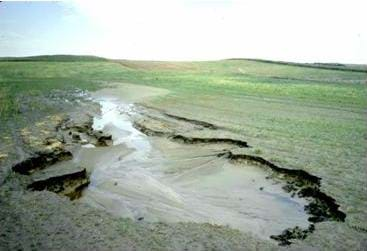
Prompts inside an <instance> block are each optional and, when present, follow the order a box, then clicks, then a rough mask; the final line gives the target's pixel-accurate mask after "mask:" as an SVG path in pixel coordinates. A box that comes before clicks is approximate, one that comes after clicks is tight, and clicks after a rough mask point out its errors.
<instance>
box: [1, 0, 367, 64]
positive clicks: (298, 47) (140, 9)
mask: <svg viewBox="0 0 367 251" xmlns="http://www.w3.org/2000/svg"><path fill="white" fill-rule="evenodd" d="M366 10H367V1H366V0H277V1H274V0H256V1H255V0H242V1H235V0H233V1H232V0H122V1H90V0H89V1H66V2H2V3H0V56H25V55H40V54H90V55H98V56H104V57H109V58H127V59H146V60H212V59H223V58H233V57H245V58H263V59H273V60H284V61H297V62H342V63H364V64H366V63H367V15H366Z"/></svg>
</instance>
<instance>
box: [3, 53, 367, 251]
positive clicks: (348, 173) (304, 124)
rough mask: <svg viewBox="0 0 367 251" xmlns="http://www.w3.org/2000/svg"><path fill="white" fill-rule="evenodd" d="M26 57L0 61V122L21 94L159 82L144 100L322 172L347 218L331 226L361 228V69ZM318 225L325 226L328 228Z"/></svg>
mask: <svg viewBox="0 0 367 251" xmlns="http://www.w3.org/2000/svg"><path fill="white" fill-rule="evenodd" d="M27 60H29V59H27ZM27 60H25V61H24V60H23V61H9V60H8V61H2V62H0V115H1V120H2V121H5V120H12V119H13V118H14V117H15V116H22V114H18V115H17V109H18V104H19V103H20V102H21V99H22V97H24V96H34V97H36V96H38V95H43V94H47V93H49V92H50V91H52V90H53V89H63V90H69V89H70V90H71V89H74V88H82V89H87V90H95V89H97V88H100V87H101V86H103V85H104V83H110V82H128V83H135V84H140V85H149V86H154V87H161V88H166V89H168V90H170V94H169V95H167V96H164V97H158V98H157V99H155V100H153V101H151V102H152V103H151V105H155V106H157V107H160V108H163V109H166V110H168V111H169V112H171V113H176V114H179V115H180V116H187V117H190V118H194V119H200V120H206V121H208V122H212V123H215V124H219V125H222V126H224V127H226V128H228V129H229V130H231V131H232V132H235V133H237V134H239V135H241V137H245V138H246V139H247V140H248V142H249V144H250V145H252V146H253V149H254V151H255V153H256V152H260V153H261V155H262V156H264V157H266V158H268V159H270V160H272V161H274V162H276V163H278V164H280V165H282V166H285V167H288V168H300V169H304V170H306V171H308V172H311V173H312V174H315V175H318V176H320V177H322V189H324V190H325V191H327V193H328V194H330V195H331V196H333V197H334V198H336V200H337V203H339V204H341V206H342V210H343V211H345V212H346V213H347V223H345V224H344V225H341V226H340V225H338V231H339V232H341V233H343V234H344V235H346V236H349V235H351V236H352V237H350V238H357V237H358V234H357V233H356V232H353V230H352V228H351V227H353V226H357V227H362V228H364V229H367V225H366V222H365V221H364V219H365V218H366V216H367V215H366V209H367V202H366V200H365V195H366V193H367V191H366V187H367V184H366V180H367V177H366V169H365V167H366V165H367V161H366V152H367V151H366V139H367V133H366V132H367V125H366V117H365V114H366V108H367V87H366V79H367V73H366V71H365V70H364V69H365V66H353V67H352V68H350V69H352V70H349V68H348V66H338V67H343V70H339V69H336V70H334V69H325V66H322V67H323V68H317V65H312V67H306V66H307V65H306V66H305V65H294V64H291V65H287V64H280V63H269V62H262V61H253V60H222V61H216V62H144V61H126V60H121V61H106V60H103V59H101V60H95V58H92V59H91V60H88V59H87V58H83V59H78V58H73V59H72V60H68V59H67V58H65V56H62V57H60V58H53V59H50V58H47V60H48V61H47V60H45V58H44V57H42V58H38V59H37V58H33V59H32V60H33V61H27ZM320 67H321V66H320ZM326 68H330V67H326ZM353 69H354V70H355V69H358V71H354V70H353ZM35 106H37V104H35ZM335 224H336V223H335ZM325 229H326V230H325V231H334V229H335V225H332V224H331V225H330V226H329V228H328V227H326V228H325ZM314 238H317V236H315V237H314ZM320 238H321V237H320ZM310 240H312V237H311V238H310ZM314 241H315V240H314ZM334 241H336V240H334ZM356 241H357V239H356ZM340 244H341V245H342V244H343V243H340Z"/></svg>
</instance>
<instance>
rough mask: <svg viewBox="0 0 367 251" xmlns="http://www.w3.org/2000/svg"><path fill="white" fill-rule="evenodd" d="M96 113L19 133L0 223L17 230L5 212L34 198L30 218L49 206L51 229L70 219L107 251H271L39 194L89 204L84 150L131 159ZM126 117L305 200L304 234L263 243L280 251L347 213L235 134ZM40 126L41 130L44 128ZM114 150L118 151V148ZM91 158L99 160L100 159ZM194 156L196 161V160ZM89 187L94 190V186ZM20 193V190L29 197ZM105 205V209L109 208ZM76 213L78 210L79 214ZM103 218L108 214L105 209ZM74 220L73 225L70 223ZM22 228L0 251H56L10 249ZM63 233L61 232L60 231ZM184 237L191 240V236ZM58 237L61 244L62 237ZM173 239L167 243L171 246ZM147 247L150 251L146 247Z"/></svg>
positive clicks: (224, 232)
mask: <svg viewBox="0 0 367 251" xmlns="http://www.w3.org/2000/svg"><path fill="white" fill-rule="evenodd" d="M88 104H91V103H88ZM96 107H97V108H96ZM97 114H98V106H97V105H96V104H94V105H91V106H90V107H89V108H88V109H85V107H83V109H76V110H75V111H73V112H72V113H69V114H67V115H63V116H58V117H54V118H46V119H45V120H44V121H40V122H39V123H38V124H37V125H36V126H30V127H27V128H24V129H23V130H22V135H21V137H22V142H23V144H24V145H27V147H25V148H26V149H27V152H26V154H24V158H23V160H22V161H19V162H17V163H14V164H13V165H12V170H13V171H14V172H16V173H18V174H19V175H18V174H11V175H10V176H9V177H8V178H7V179H5V181H4V182H5V185H4V186H3V187H2V191H1V194H0V195H1V196H0V201H1V202H2V203H3V204H2V206H0V210H1V214H0V220H1V222H2V223H3V224H11V223H12V221H14V222H18V223H19V222H20V220H19V219H21V221H22V224H25V223H24V220H25V218H23V217H26V216H27V215H28V214H24V215H21V214H20V211H19V210H18V211H17V210H15V211H14V212H12V208H13V207H14V203H17V202H19V205H23V206H24V207H30V205H33V204H32V203H33V202H32V201H34V200H35V199H36V200H39V205H40V207H39V208H38V207H37V208H33V209H31V212H32V210H36V211H35V213H36V214H40V215H42V214H44V213H45V211H47V210H48V209H49V208H50V207H52V205H53V204H49V203H54V205H59V207H60V208H58V209H53V210H54V211H53V213H54V214H60V218H58V219H54V221H55V222H58V223H59V224H62V222H63V221H65V218H63V217H71V216H70V215H73V214H74V216H73V217H74V218H75V219H74V220H75V222H79V223H78V224H84V227H83V229H84V230H83V231H87V232H90V231H91V229H92V228H93V229H96V231H101V232H99V233H98V234H97V235H96V234H93V233H90V236H94V237H93V238H97V237H96V236H98V235H100V234H101V236H104V237H103V238H104V239H103V240H100V242H101V243H104V245H110V246H109V248H108V249H116V250H122V249H123V250H134V249H140V250H144V249H147V248H148V249H157V250H160V249H162V248H164V249H166V250H170V249H171V250H184V249H185V248H189V249H199V250H206V249H209V248H214V249H220V250H226V249H238V250H239V249H242V248H243V247H248V249H253V250H255V249H259V248H260V249H262V250H263V249H271V248H273V247H272V244H271V243H269V242H262V241H260V240H258V239H257V238H254V237H252V236H251V235H250V236H248V235H247V233H243V232H239V231H236V230H231V229H229V228H227V227H221V226H215V225H211V224H196V223H173V222H176V221H173V222H168V223H154V220H153V223H152V222H150V221H149V219H147V218H146V216H142V215H136V217H133V219H135V221H130V220H126V219H117V218H114V217H112V216H111V215H109V214H105V213H103V212H101V211H100V210H96V211H95V210H94V209H91V208H89V207H88V206H86V205H84V203H79V202H77V204H75V205H74V204H73V205H72V204H70V202H69V201H63V199H60V198H57V197H54V196H53V195H50V193H48V192H46V191H49V192H52V193H56V194H58V195H62V196H67V197H69V198H70V199H71V200H75V199H78V198H82V201H83V200H85V199H83V198H84V196H83V195H85V196H86V199H88V198H89V197H88V196H90V195H93V193H91V192H90V191H86V192H83V189H85V188H86V187H87V186H88V185H89V184H90V183H91V178H90V175H91V172H92V174H93V168H97V167H98V165H100V163H94V165H95V166H93V164H91V162H93V161H94V158H93V157H91V159H90V160H89V162H88V160H87V161H86V162H78V161H79V160H76V158H77V159H78V158H80V156H88V155H83V154H84V153H85V152H88V151H89V150H88V149H89V148H90V147H91V150H90V153H88V154H91V155H93V154H95V152H96V150H97V149H101V150H102V151H101V152H102V154H104V150H103V149H105V150H108V151H111V153H112V154H113V153H114V151H115V152H116V153H118V152H119V153H120V154H119V155H116V154H114V155H108V156H105V157H106V159H105V161H106V163H109V162H108V161H112V160H110V159H111V156H113V157H116V156H118V159H119V160H124V159H127V160H126V161H127V162H123V163H124V164H126V163H129V164H133V161H134V158H132V159H129V158H131V155H129V154H128V153H127V152H126V154H125V153H124V154H122V152H123V151H122V150H121V149H122V148H121V149H120V148H119V147H118V146H116V145H115V144H121V142H118V141H117V142H115V139H114V137H113V134H114V133H113V132H114V131H113V130H114V128H112V129H111V128H109V129H108V128H107V129H108V130H100V128H98V129H97V128H94V126H93V123H94V118H95V117H96V116H97ZM129 117H130V119H131V120H132V121H133V125H134V127H135V128H136V129H138V130H140V131H141V132H142V133H144V134H146V135H148V136H150V137H152V138H155V137H157V138H161V139H167V140H169V141H172V142H175V143H177V144H182V145H193V146H195V147H196V146H198V147H200V148H193V149H196V150H198V149H206V148H207V147H214V148H213V149H216V150H214V151H213V150H212V149H211V148H210V150H209V151H206V150H204V151H203V152H202V154H203V155H200V154H201V152H200V153H199V150H198V152H197V155H196V156H199V157H203V156H204V157H208V156H209V157H210V158H214V159H215V161H222V160H223V161H224V160H225V161H226V162H229V163H230V164H231V165H235V166H241V167H242V166H243V167H246V166H247V165H248V164H250V165H255V166H257V167H261V169H263V170H266V171H267V172H268V171H269V172H270V173H269V175H268V176H267V177H266V178H267V179H269V181H274V182H279V183H280V184H283V185H282V186H283V190H284V191H285V192H286V193H288V194H289V198H291V199H292V198H293V197H299V198H301V199H305V200H306V201H307V204H306V205H305V207H304V211H305V212H306V213H307V214H308V215H309V217H308V221H309V223H308V227H304V226H303V227H300V226H297V225H296V226H294V227H290V228H286V229H285V230H284V231H283V232H281V233H280V234H276V235H271V236H270V238H272V239H273V240H275V241H277V242H278V243H279V245H290V244H292V242H293V241H292V240H295V239H297V240H304V239H305V238H307V236H308V235H310V234H312V233H313V232H314V230H315V227H317V223H319V222H323V221H341V222H343V221H344V220H345V218H346V214H345V213H343V212H342V211H340V210H339V205H338V204H337V203H336V202H335V199H334V198H332V197H331V196H329V195H327V194H326V193H324V192H322V191H321V189H320V188H321V178H319V177H317V176H315V175H312V174H310V173H308V172H306V171H304V170H300V169H299V170H297V169H290V168H289V169H288V168H284V167H280V166H278V165H276V164H275V163H272V162H270V161H268V160H266V159H264V158H262V157H261V156H257V155H252V154H248V153H246V150H247V149H248V148H249V147H250V146H249V145H248V144H247V142H246V140H245V139H242V138H241V139H239V138H238V135H234V134H232V133H231V132H229V131H226V129H225V128H223V127H220V126H216V125H214V124H211V123H207V122H205V121H199V120H194V119H190V118H185V117H181V116H177V115H174V114H170V113H167V112H165V111H162V110H158V109H154V108H153V107H148V106H136V110H135V111H134V113H132V114H129ZM46 126H47V128H45V127H46ZM46 129H47V130H46ZM45 131H47V132H45ZM35 139H37V140H35ZM128 144H129V143H128ZM130 144H131V142H130ZM165 144H166V143H165ZM120 146H121V147H122V145H120ZM123 147H124V149H125V148H126V146H123ZM129 147H130V148H131V147H134V146H133V145H130V146H129V145H128V147H127V148H129ZM139 147H140V146H139ZM163 147H164V148H165V147H166V145H163ZM175 147H176V146H175ZM215 151H216V152H215ZM134 154H135V155H136V154H139V153H133V156H134ZM91 155H90V156H91ZM96 156H97V157H98V156H101V155H96ZM128 156H130V157H128ZM196 156H195V158H197V157H196ZM7 157H8V155H7V154H1V155H0V159H6V158H7ZM186 157H187V156H186ZM139 158H141V157H139ZM190 158H193V156H192V155H190ZM102 160H103V158H102ZM129 161H130V162H129ZM85 163H90V166H85V165H84V164H85ZM220 163H222V162H220ZM79 164H80V165H79ZM82 164H83V165H82ZM91 166H93V167H91ZM167 172H171V170H167ZM139 179H140V178H139ZM139 179H138V180H137V181H139V182H140V183H141V182H142V179H140V180H139ZM120 185H121V184H119V183H118V182H114V183H113V186H112V187H116V188H120ZM254 185H255V186H256V185H260V187H259V188H258V190H259V191H263V190H264V187H263V186H261V184H256V183H255V184H254ZM4 187H6V189H4ZM91 187H92V188H93V186H91ZM23 189H27V190H28V191H27V190H23ZM108 189H110V187H108ZM45 190H46V191H45ZM265 190H266V189H265ZM37 191H42V192H37ZM15 198H16V199H15ZM87 203H88V202H87ZM106 205H107V206H108V204H106ZM106 205H104V206H102V207H105V206H106ZM99 206H100V205H99ZM42 207H43V208H42ZM62 207H64V208H62ZM97 207H98V206H97ZM30 208H31V207H30ZM102 209H103V210H102V211H104V210H106V208H102ZM78 210H79V211H80V212H79V213H78ZM106 211H108V212H109V210H106ZM88 213H92V214H93V215H94V216H95V217H89V218H88V217H87V216H86V215H87V214H88ZM76 217H80V218H79V219H77V218H76ZM148 218H149V217H148ZM99 219H103V221H105V222H106V224H108V226H111V229H109V230H108V229H107V228H106V226H107V225H106V226H103V225H99V224H102V223H99ZM84 220H88V223H85V222H84V223H80V222H83V221H84ZM137 222H138V223H137ZM18 223H17V224H18ZM22 224H20V227H19V226H14V227H13V228H9V231H8V232H2V231H0V234H1V237H0V240H1V242H0V248H1V247H7V248H9V247H12V248H26V249H27V248H29V247H31V248H32V247H38V248H39V249H45V248H54V247H55V246H54V244H55V242H54V239H53V238H49V237H44V236H43V237H42V238H46V239H47V238H49V241H50V242H51V243H53V244H50V243H48V244H45V242H43V241H42V240H41V239H40V236H42V234H39V233H32V234H29V233H28V236H29V237H27V238H35V239H37V242H39V243H37V244H32V245H33V246H29V245H28V244H29V243H32V241H29V240H23V241H22V242H21V243H22V244H21V245H23V246H19V245H18V246H17V245H16V244H15V243H13V242H14V238H16V236H17V235H19V234H22V235H23V236H27V234H26V233H23V232H22V231H21V230H20V229H21V228H24V226H23V227H22ZM27 224H28V223H27ZM29 224H40V220H39V219H36V218H32V217H29ZM65 224H66V225H68V224H71V225H70V226H72V227H71V229H73V230H72V231H73V232H74V233H75V234H76V235H78V234H80V233H81V232H80V231H81V229H82V228H80V226H79V225H77V226H74V223H65ZM118 224H120V225H118ZM139 224H140V225H139ZM92 225H93V226H92ZM223 225H224V224H223ZM121 226H122V229H121ZM86 229H87V230H86ZM127 229H128V230H127ZM63 231H66V229H65V230H63ZM149 231H151V232H152V233H153V234H152V233H150V232H149ZM21 232H22V233H21ZM51 232H52V231H51ZM51 232H50V233H51ZM190 233H192V234H193V235H190ZM194 233H195V234H194ZM32 235H33V236H32ZM177 235H178V237H177ZM10 236H11V237H10ZM63 236H64V237H67V235H66V234H64V235H63ZM208 236H209V237H208ZM215 236H217V237H215ZM64 237H62V238H60V239H57V240H58V241H59V242H60V240H63V241H65V239H64ZM213 237H214V239H213ZM12 238H13V239H12ZM144 238H145V239H144ZM66 239H68V238H66ZM72 239H73V238H69V240H70V243H73V244H70V243H69V244H70V245H69V247H70V248H72V249H79V250H83V249H86V248H87V249H88V248H92V249H93V248H97V249H104V248H106V247H107V246H103V245H102V246H101V245H97V244H96V243H95V242H93V243H92V242H90V243H89V244H88V243H86V242H85V241H86V240H88V236H84V237H83V240H82V241H81V243H83V245H79V244H78V242H77V241H76V242H74V241H72ZM155 239H159V241H158V242H159V243H157V242H155V241H154V240H155ZM218 239H220V242H219V243H218V242H217V241H216V240H218ZM4 240H5V241H4ZM172 240H174V241H173V242H172ZM198 241H199V242H198ZM24 243H28V244H24ZM60 243H61V242H60ZM152 243H154V244H152ZM190 243H191V244H190ZM192 243H206V244H198V245H199V246H195V245H196V244H195V245H194V244H192ZM151 245H153V246H154V247H155V248H151ZM66 246H68V245H66ZM66 246H65V247H66ZM61 247H62V246H59V248H61Z"/></svg>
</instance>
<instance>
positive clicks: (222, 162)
mask: <svg viewBox="0 0 367 251" xmlns="http://www.w3.org/2000/svg"><path fill="white" fill-rule="evenodd" d="M98 101H99V102H100V104H101V107H102V115H101V116H100V117H98V118H95V119H94V125H93V126H94V128H95V129H100V130H104V131H107V132H109V133H111V134H112V136H113V141H114V145H113V146H111V147H103V148H88V146H87V147H85V148H83V149H82V150H81V151H80V152H79V154H78V155H77V157H76V158H75V161H77V162H79V163H81V164H83V165H88V166H92V168H93V172H92V175H91V184H90V186H89V187H88V189H86V191H85V192H84V196H83V198H82V201H85V202H86V203H89V204H91V205H93V206H95V207H98V208H103V209H105V210H107V211H109V212H111V213H113V214H115V215H118V216H122V217H130V218H133V219H136V220H145V221H164V222H178V221H194V222H209V223H213V224H220V225H228V226H230V227H232V228H236V229H239V230H241V231H245V232H252V233H253V234H255V235H257V236H259V237H261V238H264V239H268V238H269V236H270V235H273V234H279V233H281V232H282V231H283V230H284V229H286V228H289V227H294V226H296V225H298V226H300V227H307V225H308V224H307V218H308V216H307V215H306V214H305V212H304V210H303V208H304V205H305V201H303V200H302V199H300V198H296V197H295V198H291V197H290V195H289V194H287V193H285V192H284V191H283V190H282V188H281V186H282V184H277V183H275V182H274V181H273V180H271V179H266V177H267V176H268V173H267V172H266V170H263V169H261V168H259V167H255V166H251V165H248V166H238V165H233V164H231V163H229V162H228V161H227V160H226V159H221V158H218V157H216V154H217V153H218V152H220V150H221V149H220V148H218V147H216V146H204V147H203V146H199V145H183V144H178V143H173V142H170V141H169V140H167V139H164V138H154V137H150V138H148V137H147V136H145V135H143V134H142V133H140V132H139V131H137V130H136V129H135V128H134V127H133V126H132V122H131V118H130V115H132V114H134V106H133V105H131V104H125V103H123V102H121V101H120V100H117V99H112V98H108V99H107V98H102V99H99V100H98Z"/></svg>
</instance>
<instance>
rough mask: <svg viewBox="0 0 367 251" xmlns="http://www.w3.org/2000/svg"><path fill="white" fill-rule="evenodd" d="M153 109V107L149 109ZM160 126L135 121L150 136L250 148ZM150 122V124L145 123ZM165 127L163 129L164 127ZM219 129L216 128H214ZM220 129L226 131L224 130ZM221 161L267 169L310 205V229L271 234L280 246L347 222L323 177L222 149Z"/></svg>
mask: <svg viewBox="0 0 367 251" xmlns="http://www.w3.org/2000/svg"><path fill="white" fill-rule="evenodd" d="M150 109H153V108H150ZM157 112H161V113H162V114H163V115H164V116H168V117H169V118H170V119H175V118H176V117H175V116H169V115H167V113H165V112H164V111H157ZM149 117H150V118H151V119H154V115H152V114H151V113H149ZM156 118H157V120H159V121H160V122H159V123H160V125H161V127H162V128H164V130H157V126H156V123H155V122H150V121H149V120H146V119H145V120H144V119H143V120H139V119H138V120H136V121H135V122H134V126H135V127H136V128H137V129H138V130H140V131H141V132H143V133H145V134H146V135H149V136H157V137H165V138H167V139H169V140H171V141H174V142H178V143H183V144H219V145H221V144H229V145H233V146H238V147H244V148H246V147H249V146H248V144H247V142H245V141H242V140H236V139H223V138H216V137H211V138H195V137H189V136H183V135H181V134H179V132H177V130H175V129H174V128H171V130H167V127H169V126H170V124H171V121H167V123H162V117H160V116H156ZM178 120H179V121H184V122H186V123H192V124H196V125H197V123H196V122H193V121H192V120H191V119H186V118H182V117H179V118H178ZM147 121H148V123H146V122H147ZM162 124H163V125H164V126H162ZM213 128H215V129H218V128H220V127H219V126H215V125H213V126H212V127H211V129H213ZM220 130H225V128H221V129H220ZM217 157H218V158H225V159H228V160H229V161H230V162H231V163H234V164H235V165H246V164H253V165H256V166H259V167H262V168H265V169H268V170H271V172H272V173H271V174H270V175H269V176H267V179H272V180H276V181H280V182H283V183H284V185H283V186H282V188H283V190H284V191H286V192H287V193H289V194H290V196H291V197H295V196H297V197H299V198H304V199H306V201H307V203H306V205H305V206H304V211H305V212H306V213H307V214H308V215H309V217H308V222H309V226H308V227H300V226H295V227H291V228H287V229H285V230H284V231H283V232H282V233H280V234H276V235H271V236H270V238H271V239H274V240H276V241H278V243H279V245H290V244H291V243H292V241H291V240H292V239H299V240H303V239H305V238H306V237H307V236H308V235H309V234H311V233H312V232H313V231H314V230H315V223H319V222H323V221H341V222H344V220H345V218H346V214H345V213H344V212H342V211H340V210H339V205H338V204H337V203H336V201H335V199H334V198H332V197H331V196H329V195H327V194H326V193H324V192H322V191H321V189H320V188H321V178H319V177H317V176H315V175H312V174H310V173H308V172H306V171H304V170H300V169H288V168H284V167H280V166H278V165H276V164H274V163H272V162H270V161H268V160H266V159H264V158H262V157H261V156H257V155H250V154H245V153H233V152H232V151H231V150H227V149H225V148H223V151H222V152H220V153H218V154H217Z"/></svg>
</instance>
